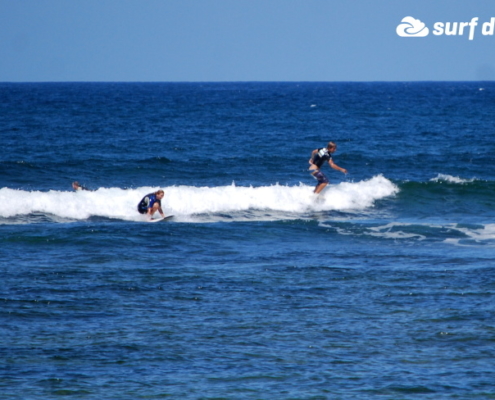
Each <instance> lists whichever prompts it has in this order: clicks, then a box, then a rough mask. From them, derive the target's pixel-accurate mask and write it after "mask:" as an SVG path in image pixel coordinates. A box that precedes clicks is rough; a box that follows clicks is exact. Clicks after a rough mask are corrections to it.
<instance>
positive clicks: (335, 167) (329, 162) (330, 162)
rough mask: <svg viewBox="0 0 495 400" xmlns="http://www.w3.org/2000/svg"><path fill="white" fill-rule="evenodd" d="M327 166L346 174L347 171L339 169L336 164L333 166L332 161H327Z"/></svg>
mask: <svg viewBox="0 0 495 400" xmlns="http://www.w3.org/2000/svg"><path fill="white" fill-rule="evenodd" d="M328 164H329V165H330V166H331V167H332V168H333V169H335V170H337V171H340V172H342V173H344V174H347V170H346V169H345V168H340V167H339V166H338V165H337V164H335V163H334V162H333V161H332V159H330V160H328Z"/></svg>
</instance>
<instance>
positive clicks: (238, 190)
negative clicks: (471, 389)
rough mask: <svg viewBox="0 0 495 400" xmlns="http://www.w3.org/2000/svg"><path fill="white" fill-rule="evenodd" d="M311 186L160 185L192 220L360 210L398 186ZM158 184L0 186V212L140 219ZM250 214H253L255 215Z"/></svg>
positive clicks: (169, 209)
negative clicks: (44, 188)
mask: <svg viewBox="0 0 495 400" xmlns="http://www.w3.org/2000/svg"><path fill="white" fill-rule="evenodd" d="M313 188H314V187H313V186H308V185H303V184H299V185H298V186H282V185H278V184H276V185H271V186H261V187H240V186H235V184H232V185H229V186H217V187H194V186H170V187H162V189H164V190H165V198H164V199H163V200H162V207H163V210H164V212H165V214H167V215H170V214H173V215H175V216H176V219H175V220H178V221H192V220H195V218H194V217H195V216H197V215H202V214H203V215H204V214H207V215H211V214H216V215H220V216H221V215H227V216H228V217H229V219H230V220H236V218H240V219H242V218H241V217H240V216H239V213H242V212H250V211H267V212H268V214H265V219H266V218H268V219H270V218H273V219H280V218H284V217H283V215H284V214H285V215H287V213H292V214H298V213H305V212H308V211H325V210H363V209H366V208H368V207H372V206H373V204H374V202H375V201H376V200H379V199H382V198H384V197H387V196H391V195H393V194H395V193H397V192H398V191H399V189H398V188H397V186H396V185H394V184H393V183H392V182H391V181H389V180H388V179H386V178H384V177H383V176H381V175H380V176H375V177H373V178H372V179H369V180H367V181H361V182H356V183H348V182H345V183H340V184H338V185H329V187H328V188H327V189H326V190H325V191H324V192H323V193H322V194H320V195H319V196H315V195H314V194H313V193H312V192H313ZM157 189H158V188H154V187H141V188H137V189H128V190H125V189H120V188H100V189H98V190H96V191H94V192H89V191H78V192H62V191H49V192H40V191H32V192H29V191H23V190H13V189H8V188H3V189H0V204H1V208H0V217H3V218H11V217H17V216H26V215H30V214H34V213H42V214H47V215H52V216H55V217H60V218H65V219H69V220H84V219H87V218H89V217H95V216H96V217H106V218H114V219H121V220H135V221H139V220H142V219H143V217H142V216H141V215H139V214H138V213H137V211H136V206H137V203H138V202H139V201H140V200H141V198H142V197H143V196H144V195H146V194H147V193H150V192H153V191H156V190H157ZM266 215H268V217H266ZM254 218H257V217H256V215H255V216H254ZM219 219H221V217H219Z"/></svg>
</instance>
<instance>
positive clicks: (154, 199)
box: [137, 190, 165, 218]
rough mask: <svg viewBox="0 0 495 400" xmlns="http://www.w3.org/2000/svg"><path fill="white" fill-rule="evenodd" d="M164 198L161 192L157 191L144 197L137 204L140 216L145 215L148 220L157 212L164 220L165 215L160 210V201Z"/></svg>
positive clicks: (163, 193)
mask: <svg viewBox="0 0 495 400" xmlns="http://www.w3.org/2000/svg"><path fill="white" fill-rule="evenodd" d="M163 196H165V192H164V191H163V190H158V191H156V192H155V193H150V194H147V195H146V196H144V197H143V198H142V199H141V201H140V202H139V204H138V206H137V209H138V211H139V213H140V214H147V215H148V216H149V217H150V218H151V217H152V216H153V214H154V213H156V212H157V211H158V212H159V213H160V214H161V216H162V217H163V218H165V214H164V213H163V210H162V199H163Z"/></svg>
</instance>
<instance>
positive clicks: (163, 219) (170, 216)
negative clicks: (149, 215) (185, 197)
mask: <svg viewBox="0 0 495 400" xmlns="http://www.w3.org/2000/svg"><path fill="white" fill-rule="evenodd" d="M172 217H173V215H168V216H166V217H165V218H153V219H150V220H148V222H160V221H168V220H169V219H170V218H172Z"/></svg>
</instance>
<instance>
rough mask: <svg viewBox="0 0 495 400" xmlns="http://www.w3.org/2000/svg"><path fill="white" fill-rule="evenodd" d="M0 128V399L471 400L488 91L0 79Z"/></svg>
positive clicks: (488, 270) (493, 95)
mask: <svg viewBox="0 0 495 400" xmlns="http://www.w3.org/2000/svg"><path fill="white" fill-rule="evenodd" d="M0 137H1V143H2V150H1V158H0V273H1V276H2V279H1V280H0V304H1V307H0V338H1V339H0V398H2V399H19V400H21V399H22V400H26V399H37V400H39V399H56V398H75V399H95V400H96V399H98V400H101V399H115V400H117V399H118V400H127V399H128V400H136V399H162V398H170V399H267V400H273V399H292V400H295V399H315V400H316V399H318V400H321V399H329V400H334V399H343V400H344V399H360V400H367V399H422V400H423V399H435V400H438V399H495V384H494V382H495V364H494V360H495V315H494V313H495V263H494V261H493V258H494V256H495V198H494V192H495V82H396V83H394V82H370V83H351V82H341V83H331V82H328V83H325V82H322V83H318V82H313V83H310V82H301V83H297V82H288V83H284V82H280V83H276V82H273V83H269V82H251V83H1V84H0ZM329 141H333V142H335V143H336V144H337V146H338V148H337V151H336V152H335V153H334V155H333V160H334V162H335V163H336V164H337V165H338V166H340V167H342V168H345V169H347V170H348V173H347V174H344V173H341V172H339V171H336V170H333V169H331V168H330V167H329V166H325V167H323V170H322V171H323V172H324V173H325V174H326V176H327V177H328V178H329V180H330V185H328V187H327V188H325V190H324V191H323V192H322V193H321V194H320V195H318V196H316V195H314V194H313V189H314V187H315V185H316V181H315V180H314V178H313V177H312V176H311V175H310V174H309V172H308V167H309V164H308V160H309V158H310V155H311V152H312V151H313V150H314V149H317V148H321V147H325V146H326V144H327V142H329ZM73 181H78V182H80V183H81V184H82V185H83V186H85V187H87V188H88V189H90V190H87V191H77V192H76V191H74V190H72V186H71V184H72V182H73ZM158 189H163V190H164V191H165V197H164V199H163V201H162V206H163V210H164V212H165V214H167V215H174V217H173V218H172V219H171V220H169V221H167V222H159V223H156V224H149V223H147V222H146V219H145V217H143V216H142V215H140V214H139V213H138V212H137V210H136V206H137V204H138V203H139V201H140V200H141V198H142V197H143V196H145V195H146V194H148V193H150V192H154V191H156V190H158Z"/></svg>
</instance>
